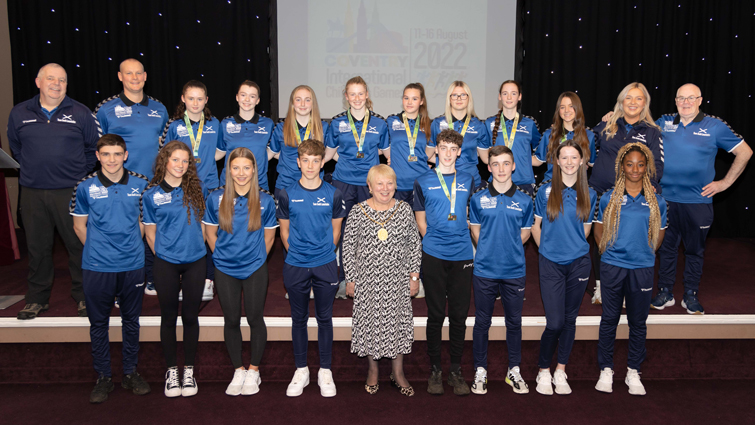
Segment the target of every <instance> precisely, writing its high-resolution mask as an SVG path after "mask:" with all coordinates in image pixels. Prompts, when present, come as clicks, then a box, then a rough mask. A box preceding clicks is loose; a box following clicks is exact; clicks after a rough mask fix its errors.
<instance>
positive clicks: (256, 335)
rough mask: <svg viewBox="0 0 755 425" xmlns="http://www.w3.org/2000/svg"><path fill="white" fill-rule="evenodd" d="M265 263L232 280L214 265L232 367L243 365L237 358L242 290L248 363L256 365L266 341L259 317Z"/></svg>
mask: <svg viewBox="0 0 755 425" xmlns="http://www.w3.org/2000/svg"><path fill="white" fill-rule="evenodd" d="M267 283H268V274H267V263H263V264H262V266H261V267H260V268H259V269H257V270H256V271H255V272H254V273H252V275H251V276H249V277H247V278H246V279H243V280H242V279H236V278H235V277H231V276H228V275H227V274H225V273H223V272H222V271H220V270H218V268H217V267H216V268H215V286H216V288H217V290H218V299H219V300H220V307H221V308H222V309H223V319H224V322H225V326H224V328H223V336H224V339H225V346H226V348H227V349H228V355H229V356H230V357H231V363H233V367H234V369H238V368H240V367H242V366H243V362H242V360H241V344H242V339H241V300H242V292H243V300H244V312H245V313H246V321H247V323H249V328H250V333H251V338H250V342H251V345H252V360H251V365H252V366H259V365H260V362H261V361H262V353H263V352H264V351H265V344H266V343H267V326H265V320H264V318H263V310H264V309H265V297H267Z"/></svg>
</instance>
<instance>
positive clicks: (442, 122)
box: [439, 120, 448, 131]
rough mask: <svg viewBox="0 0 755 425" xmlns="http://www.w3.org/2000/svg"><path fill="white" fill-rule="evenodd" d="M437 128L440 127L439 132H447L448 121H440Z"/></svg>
mask: <svg viewBox="0 0 755 425" xmlns="http://www.w3.org/2000/svg"><path fill="white" fill-rule="evenodd" d="M439 127H440V131H443V130H448V121H446V120H443V121H441V122H440V125H439Z"/></svg>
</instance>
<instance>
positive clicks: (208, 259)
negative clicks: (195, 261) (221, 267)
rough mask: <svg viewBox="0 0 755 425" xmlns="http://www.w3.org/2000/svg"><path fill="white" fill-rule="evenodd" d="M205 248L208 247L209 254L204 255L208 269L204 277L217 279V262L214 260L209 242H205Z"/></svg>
mask: <svg viewBox="0 0 755 425" xmlns="http://www.w3.org/2000/svg"><path fill="white" fill-rule="evenodd" d="M205 248H207V255H205V257H204V258H205V269H206V270H205V276H204V278H205V279H210V280H212V281H215V263H213V262H212V250H211V249H210V245H208V244H205ZM202 283H204V280H202Z"/></svg>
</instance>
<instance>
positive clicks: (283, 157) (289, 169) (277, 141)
mask: <svg viewBox="0 0 755 425" xmlns="http://www.w3.org/2000/svg"><path fill="white" fill-rule="evenodd" d="M294 121H296V120H294ZM284 125H285V123H284V120H281V121H280V122H278V124H277V125H276V126H275V130H273V137H272V138H270V150H271V151H273V152H274V153H280V156H279V157H278V167H277V168H276V171H278V177H277V178H276V179H275V188H276V189H285V188H287V187H291V185H292V184H294V183H296V182H297V181H299V179H300V178H301V170H300V169H299V165H298V164H297V163H296V159H297V158H299V149H298V147H293V146H288V145H287V144H286V142H285V141H284V140H283V126H284ZM296 127H297V128H298V129H299V138H300V139H301V140H302V141H304V140H305V139H304V136H305V135H306V134H307V127H306V126H304V127H302V126H301V125H299V123H298V122H296ZM327 132H328V123H327V122H325V121H323V122H322V135H323V139H324V138H325V135H326V133H327ZM309 137H310V138H312V135H311V134H310V136H309ZM320 141H321V142H323V144H324V141H323V140H320ZM322 176H323V172H322V171H320V178H322Z"/></svg>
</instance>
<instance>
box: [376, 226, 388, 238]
mask: <svg viewBox="0 0 755 425" xmlns="http://www.w3.org/2000/svg"><path fill="white" fill-rule="evenodd" d="M377 236H378V239H380V240H381V241H384V240H386V239H388V231H387V230H385V228H381V229H380V230H378V234H377Z"/></svg>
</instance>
